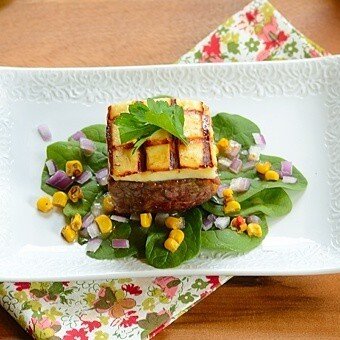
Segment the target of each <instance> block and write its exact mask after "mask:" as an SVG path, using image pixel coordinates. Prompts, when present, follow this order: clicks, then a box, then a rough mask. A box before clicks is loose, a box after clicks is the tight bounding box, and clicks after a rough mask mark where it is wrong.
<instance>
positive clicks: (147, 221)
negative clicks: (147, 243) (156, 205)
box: [140, 213, 152, 228]
mask: <svg viewBox="0 0 340 340" xmlns="http://www.w3.org/2000/svg"><path fill="white" fill-rule="evenodd" d="M151 223H152V215H151V214H150V213H144V214H140V225H141V226H142V227H143V228H149V227H150V226H151Z"/></svg>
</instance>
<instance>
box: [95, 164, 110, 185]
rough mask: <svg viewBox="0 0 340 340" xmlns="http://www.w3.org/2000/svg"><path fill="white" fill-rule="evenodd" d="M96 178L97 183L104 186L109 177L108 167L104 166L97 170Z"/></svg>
mask: <svg viewBox="0 0 340 340" xmlns="http://www.w3.org/2000/svg"><path fill="white" fill-rule="evenodd" d="M96 179H97V182H98V184H99V185H101V186H105V185H107V183H108V179H109V170H108V168H104V169H101V170H99V171H98V172H97V173H96Z"/></svg>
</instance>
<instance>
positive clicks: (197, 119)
mask: <svg viewBox="0 0 340 340" xmlns="http://www.w3.org/2000/svg"><path fill="white" fill-rule="evenodd" d="M183 130H184V135H185V137H186V138H188V139H193V138H203V129H202V116H201V114H200V113H197V112H185V114H184V126H183Z"/></svg>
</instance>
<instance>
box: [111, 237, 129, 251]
mask: <svg viewBox="0 0 340 340" xmlns="http://www.w3.org/2000/svg"><path fill="white" fill-rule="evenodd" d="M112 248H114V249H127V248H130V242H129V240H126V239H123V238H114V239H113V240H112Z"/></svg>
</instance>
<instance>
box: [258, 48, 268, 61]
mask: <svg viewBox="0 0 340 340" xmlns="http://www.w3.org/2000/svg"><path fill="white" fill-rule="evenodd" d="M269 56H270V51H269V50H262V51H261V52H260V53H259V54H258V55H257V56H256V61H262V60H266V59H267V58H268V57H269Z"/></svg>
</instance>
